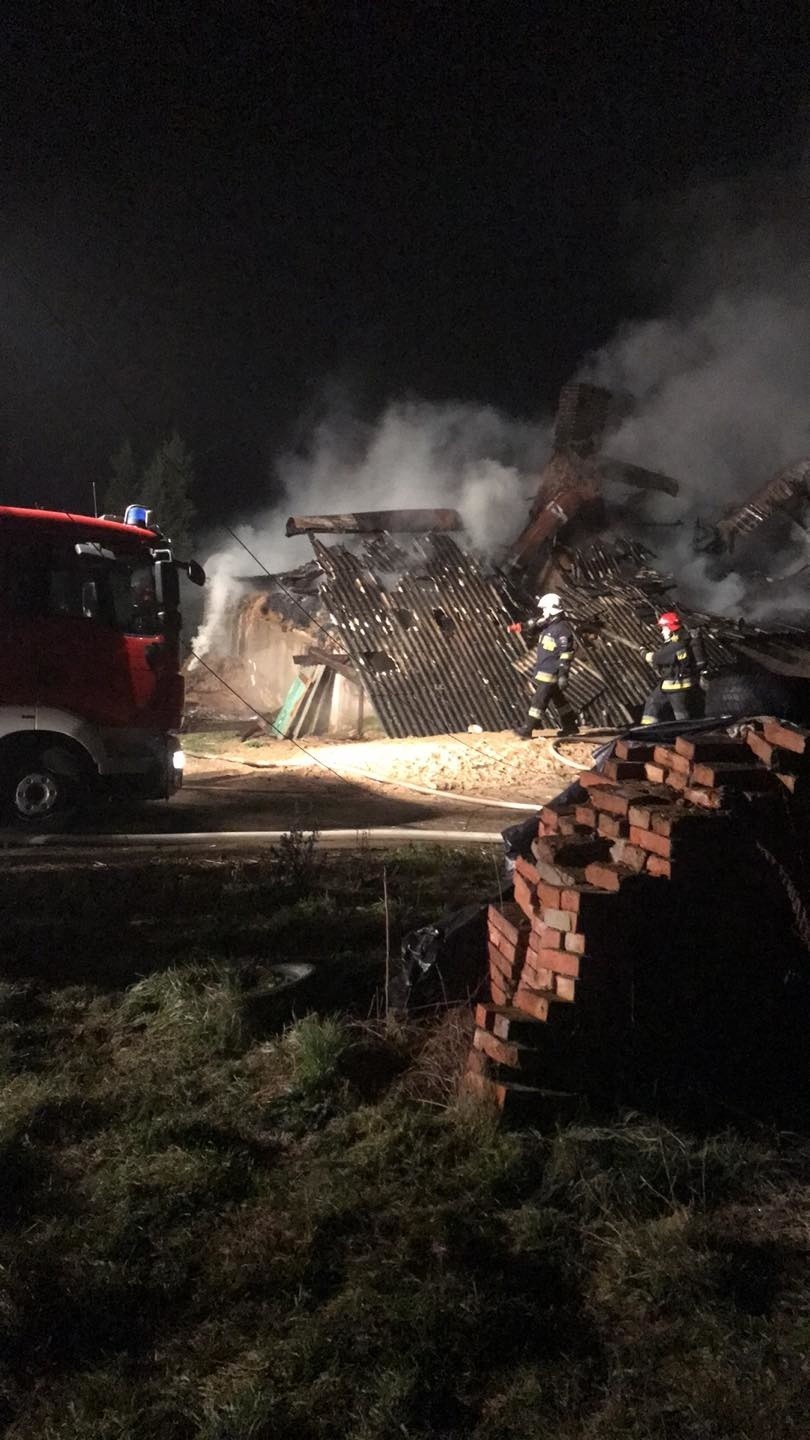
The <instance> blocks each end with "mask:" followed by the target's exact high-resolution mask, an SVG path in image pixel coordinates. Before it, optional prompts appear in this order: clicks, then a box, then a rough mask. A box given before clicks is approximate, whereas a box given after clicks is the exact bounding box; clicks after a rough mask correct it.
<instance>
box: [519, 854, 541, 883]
mask: <svg viewBox="0 0 810 1440" xmlns="http://www.w3.org/2000/svg"><path fill="white" fill-rule="evenodd" d="M515 873H516V874H517V875H520V877H521V878H522V879H523V880H525V881H526V884H527V885H531V886H533V887H534V888H535V889H536V888H537V886H538V885H539V884H540V880H541V876H540V875H539V874H538V871H537V868H536V866H534V865H532V864H531V863H530V861H528V860H524V859H523V856H522V855H518V858H517V860H516V861H515Z"/></svg>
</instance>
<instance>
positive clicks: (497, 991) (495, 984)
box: [489, 975, 512, 1005]
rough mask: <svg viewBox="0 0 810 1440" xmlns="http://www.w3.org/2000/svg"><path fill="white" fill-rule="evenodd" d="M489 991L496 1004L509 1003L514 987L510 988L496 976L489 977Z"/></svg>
mask: <svg viewBox="0 0 810 1440" xmlns="http://www.w3.org/2000/svg"><path fill="white" fill-rule="evenodd" d="M489 993H490V995H491V996H492V999H493V1000H494V1002H495V1004H496V1005H508V1004H509V1003H510V1001H511V999H512V987H511V986H510V987H509V988H508V989H507V987H506V986H505V985H503V984H502V983H501V982H500V981H499V980H496V979H495V977H494V976H492V975H490V977H489Z"/></svg>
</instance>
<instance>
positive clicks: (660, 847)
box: [630, 829, 672, 860]
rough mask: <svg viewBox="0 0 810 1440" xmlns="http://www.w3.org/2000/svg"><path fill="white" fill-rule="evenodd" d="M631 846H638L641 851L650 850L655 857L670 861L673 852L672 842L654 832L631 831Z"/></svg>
mask: <svg viewBox="0 0 810 1440" xmlns="http://www.w3.org/2000/svg"><path fill="white" fill-rule="evenodd" d="M630 843H631V845H638V847H639V849H640V850H649V851H650V852H651V853H652V854H653V855H660V856H661V858H662V859H664V860H668V859H669V857H670V854H671V850H672V841H671V840H670V839H669V838H668V836H666V835H656V833H655V831H654V830H635V829H631V831H630Z"/></svg>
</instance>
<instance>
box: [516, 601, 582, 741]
mask: <svg viewBox="0 0 810 1440" xmlns="http://www.w3.org/2000/svg"><path fill="white" fill-rule="evenodd" d="M509 630H510V631H511V632H512V634H515V635H523V636H524V638H525V640H526V643H527V644H529V645H531V644H533V643H534V640H535V638H536V639H537V660H536V662H535V667H534V683H535V691H534V695H533V696H532V702H531V705H530V706H529V713H528V716H527V717H526V723H525V725H523V726H522V727H521V729H520V730H518V732H517V733H518V735H519V736H520V738H521V740H531V738H532V734H533V732H534V731H535V730H537V729H539V728H541V726H542V722H543V720H544V719H545V715H546V709H547V707H548V705H549V704H551V703H552V701H553V703H554V705H555V706H556V708H557V712H558V714H559V716H560V720H561V722H562V724H561V728H560V733H561V734H563V735H572V734H574V732H575V731H576V729H577V723H576V716H575V715H574V712H573V710H572V708H571V706H570V704H569V703H568V700H567V699H566V698H565V689H566V686H567V684H568V672H569V670H570V668H571V661H572V659H573V656H574V631H573V628H572V626H571V621H570V620H569V619H567V617H566V615H565V613H564V611H563V603H562V600H561V599H560V596H559V595H555V594H554V593H553V592H552V593H550V594H548V595H541V597H540V599H539V600H538V602H537V614H536V616H535V617H534V618H533V619H532V620H530V621H529V622H528V623H527V624H526V625H523V624H521V623H516V624H514V625H510V626H509Z"/></svg>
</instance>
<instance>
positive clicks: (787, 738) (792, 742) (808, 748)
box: [762, 720, 810, 755]
mask: <svg viewBox="0 0 810 1440" xmlns="http://www.w3.org/2000/svg"><path fill="white" fill-rule="evenodd" d="M762 728H763V734H764V736H765V739H766V740H767V741H768V742H769V743H770V744H771V745H778V746H780V747H781V748H782V749H783V750H790V751H791V752H792V753H793V754H794V755H807V754H810V733H808V731H807V730H802V729H801V728H800V727H799V726H798V725H788V724H786V723H785V722H784V721H779V720H766V721H765V724H764V726H763V727H762Z"/></svg>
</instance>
